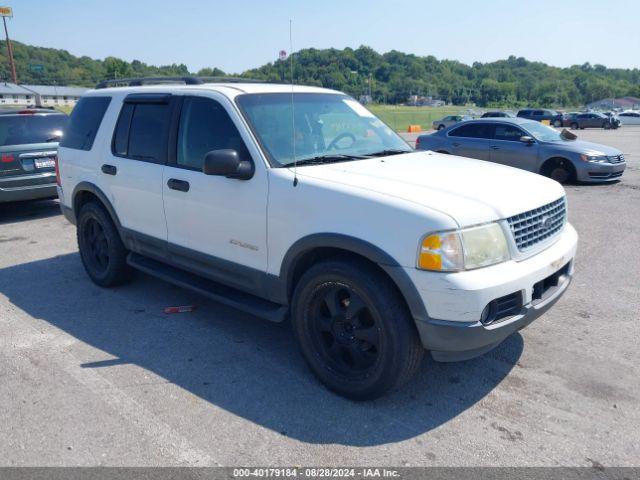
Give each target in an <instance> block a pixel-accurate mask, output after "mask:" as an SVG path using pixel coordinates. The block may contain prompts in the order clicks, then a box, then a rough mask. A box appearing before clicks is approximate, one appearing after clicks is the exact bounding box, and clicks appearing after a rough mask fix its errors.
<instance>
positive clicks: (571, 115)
mask: <svg viewBox="0 0 640 480" xmlns="http://www.w3.org/2000/svg"><path fill="white" fill-rule="evenodd" d="M560 115H561V119H560V120H556V121H554V123H553V126H554V127H570V126H571V124H572V123H573V121H574V120H575V118H576V116H577V115H580V112H564V113H562V114H560Z"/></svg>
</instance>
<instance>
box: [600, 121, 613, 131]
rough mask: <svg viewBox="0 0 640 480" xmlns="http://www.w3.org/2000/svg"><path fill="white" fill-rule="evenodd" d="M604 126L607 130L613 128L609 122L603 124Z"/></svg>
mask: <svg viewBox="0 0 640 480" xmlns="http://www.w3.org/2000/svg"><path fill="white" fill-rule="evenodd" d="M602 128H604V129H605V130H610V129H611V124H610V123H608V122H605V123H603V124H602Z"/></svg>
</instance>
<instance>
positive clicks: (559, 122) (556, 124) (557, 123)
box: [553, 120, 562, 128]
mask: <svg viewBox="0 0 640 480" xmlns="http://www.w3.org/2000/svg"><path fill="white" fill-rule="evenodd" d="M553 126H554V127H558V128H559V127H561V126H562V122H561V121H560V120H555V121H554V122H553Z"/></svg>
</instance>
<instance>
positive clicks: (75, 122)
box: [60, 97, 111, 150]
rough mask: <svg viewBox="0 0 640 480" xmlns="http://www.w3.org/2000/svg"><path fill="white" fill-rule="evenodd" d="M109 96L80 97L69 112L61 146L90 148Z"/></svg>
mask: <svg viewBox="0 0 640 480" xmlns="http://www.w3.org/2000/svg"><path fill="white" fill-rule="evenodd" d="M109 102H111V97H84V98H81V99H80V101H79V102H78V104H77V105H76V107H75V108H74V109H73V112H71V117H70V118H69V124H68V125H67V128H66V129H65V132H64V136H63V137H62V141H61V142H60V146H61V147H66V148H74V149H77V150H91V147H92V146H93V141H94V140H95V138H96V134H97V133H98V129H99V128H100V124H101V123H102V117H104V112H106V110H107V107H108V106H109Z"/></svg>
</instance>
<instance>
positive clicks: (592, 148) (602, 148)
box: [547, 140, 622, 155]
mask: <svg viewBox="0 0 640 480" xmlns="http://www.w3.org/2000/svg"><path fill="white" fill-rule="evenodd" d="M547 145H549V146H552V147H559V148H561V149H563V150H569V151H571V152H575V153H580V154H585V155H598V154H604V155H620V154H622V152H621V151H620V150H618V149H617V148H613V147H609V146H607V145H602V144H601V143H593V142H585V141H584V140H563V141H562V142H547Z"/></svg>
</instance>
